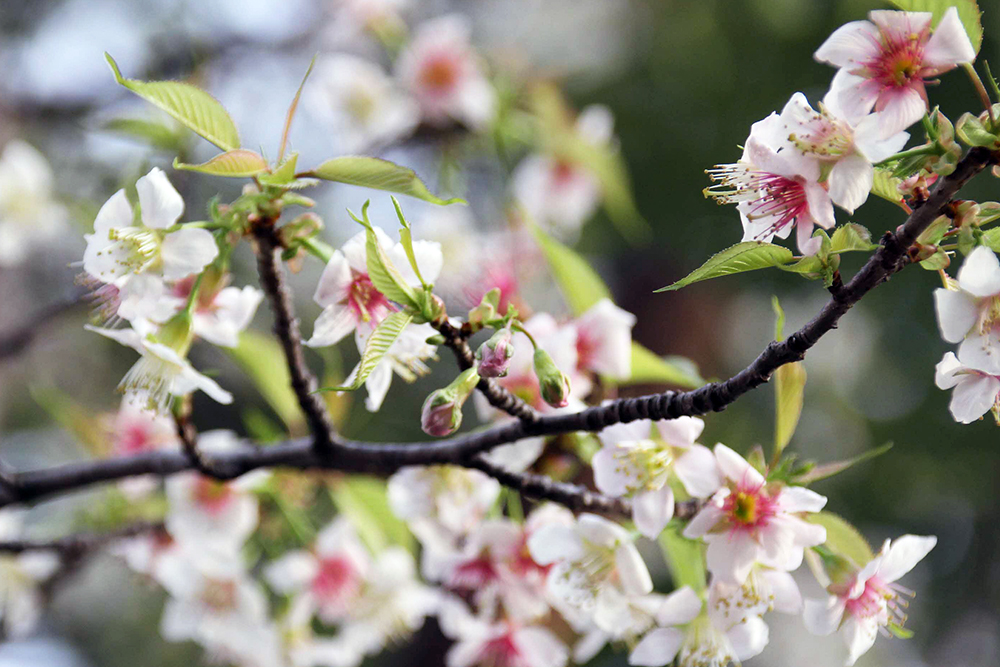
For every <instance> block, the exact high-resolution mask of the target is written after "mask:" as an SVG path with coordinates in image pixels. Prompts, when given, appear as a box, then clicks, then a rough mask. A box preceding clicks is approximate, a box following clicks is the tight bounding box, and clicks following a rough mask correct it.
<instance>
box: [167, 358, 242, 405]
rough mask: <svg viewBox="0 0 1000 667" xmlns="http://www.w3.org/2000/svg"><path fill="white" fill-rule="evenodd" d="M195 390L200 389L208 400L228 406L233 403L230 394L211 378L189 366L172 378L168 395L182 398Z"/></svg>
mask: <svg viewBox="0 0 1000 667" xmlns="http://www.w3.org/2000/svg"><path fill="white" fill-rule="evenodd" d="M196 389H201V390H202V391H203V392H205V393H206V394H208V395H209V397H210V398H212V399H213V400H215V401H218V402H219V403H222V404H223V405H229V404H230V403H232V402H233V395H232V394H230V393H229V392H228V391H226V390H225V389H223V388H222V387H220V386H219V383H218V382H216V381H215V380H213V379H212V378H210V377H208V376H207V375H202V374H201V373H199V372H198V371H196V370H195V369H194V367H192V366H191V365H190V364H188V365H187V366H186V367H185V368H184V369H183V370H182V371H181V372H180V374H178V375H177V376H175V377H174V383H173V385H172V386H171V388H170V393H171V394H173V395H174V396H183V395H185V394H188V393H190V392H192V391H194V390H196Z"/></svg>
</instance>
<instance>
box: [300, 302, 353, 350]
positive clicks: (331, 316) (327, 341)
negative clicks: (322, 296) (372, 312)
mask: <svg viewBox="0 0 1000 667" xmlns="http://www.w3.org/2000/svg"><path fill="white" fill-rule="evenodd" d="M357 323H358V321H357V318H355V316H354V311H352V310H351V308H350V307H349V306H346V305H343V304H339V303H335V304H332V305H330V306H327V307H326V308H325V309H323V312H322V313H320V314H319V317H317V318H316V322H315V323H314V324H313V335H312V337H311V338H310V339H309V340H307V341H306V342H305V344H306V345H308V346H309V347H327V346H329V345H335V344H336V343H339V342H340V341H342V340H343V339H344V337H345V336H347V335H348V334H349V333H351V332H352V331H354V327H355V326H356V325H357Z"/></svg>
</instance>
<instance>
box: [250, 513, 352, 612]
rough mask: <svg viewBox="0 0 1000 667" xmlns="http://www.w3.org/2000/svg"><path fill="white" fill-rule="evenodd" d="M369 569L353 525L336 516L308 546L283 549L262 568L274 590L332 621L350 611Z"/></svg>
mask: <svg viewBox="0 0 1000 667" xmlns="http://www.w3.org/2000/svg"><path fill="white" fill-rule="evenodd" d="M370 569H371V557H370V556H369V554H368V551H367V549H365V547H364V545H362V544H361V542H360V541H359V540H358V536H357V534H356V532H355V530H354V526H352V525H351V523H350V522H349V521H348V520H347V519H344V518H337V519H335V520H334V521H333V522H332V523H330V524H329V525H328V526H326V527H325V528H324V529H323V530H321V531H320V533H319V534H318V535H317V536H316V543H315V544H314V545H313V548H312V550H310V551H306V550H302V549H296V550H292V551H289V552H287V553H285V554H284V555H283V556H282V557H281V558H279V559H278V560H276V561H274V562H273V563H271V564H270V565H268V566H267V568H266V569H265V570H264V577H265V579H266V580H267V582H268V583H269V584H270V585H271V588H273V589H274V590H275V591H276V592H278V593H281V594H283V595H290V594H294V595H296V597H297V599H296V601H295V602H294V603H293V605H294V606H295V607H296V608H297V609H299V608H304V609H303V610H302V611H301V613H303V614H307V615H308V616H312V614H313V613H314V612H315V613H317V615H318V616H319V618H320V620H322V621H323V622H324V623H327V624H329V625H333V624H336V623H338V622H339V621H341V620H342V619H343V618H345V617H347V616H348V615H349V614H350V613H351V607H352V605H353V604H354V603H355V602H356V601H357V599H358V597H359V596H360V595H361V591H362V587H363V586H364V582H365V579H366V577H367V576H368V574H369V571H370Z"/></svg>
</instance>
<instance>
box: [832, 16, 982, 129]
mask: <svg viewBox="0 0 1000 667" xmlns="http://www.w3.org/2000/svg"><path fill="white" fill-rule="evenodd" d="M868 18H869V19H871V20H870V21H852V22H850V23H848V24H846V25H843V26H841V27H840V28H838V29H837V30H835V31H834V32H833V34H832V35H830V37H828V38H827V40H826V41H825V42H823V44H822V46H820V47H819V49H817V50H816V53H815V58H816V60H818V61H820V62H825V63H829V64H831V65H833V66H834V67H838V68H840V69H839V70H838V71H837V74H836V76H835V77H834V79H833V83H832V84H831V86H830V94H831V95H832V96H835V97H836V99H837V102H838V104H839V105H840V106H841V108H842V109H844V111H845V113H846V114H847V116H848V118H850V119H852V120H853V121H855V122H856V121H857V120H860V119H861V118H862V117H863V116H865V115H867V114H868V113H869V112H870V111H871V110H872V108H873V107H874V108H875V110H876V111H879V112H880V114H879V122H878V124H879V129H880V130H881V135H882V137H883V138H886V137H889V136H891V135H893V134H895V133H896V132H899V131H900V130H905V129H906V128H907V127H909V126H910V125H912V124H913V123H915V122H917V121H918V120H920V118H921V116H923V115H924V113H925V112H926V111H927V91H926V89H925V84H926V83H927V80H928V79H932V78H934V77H936V76H937V75H939V74H941V73H943V72H947V71H948V70H950V69H953V68H955V67H956V66H957V65H960V64H962V63H968V62H972V60H974V59H975V57H976V51H975V49H973V48H972V43H971V42H970V41H969V36H968V34H967V33H966V32H965V28H963V27H962V22H961V20H960V19H959V18H958V11H957V10H956V9H955V8H954V7H949V8H948V9H947V10H946V11H945V13H944V16H942V18H941V22H940V23H938V25H937V28H935V29H934V31H933V34H932V32H931V18H932V14H931V13H930V12H900V11H889V10H877V11H872V12H869V14H868Z"/></svg>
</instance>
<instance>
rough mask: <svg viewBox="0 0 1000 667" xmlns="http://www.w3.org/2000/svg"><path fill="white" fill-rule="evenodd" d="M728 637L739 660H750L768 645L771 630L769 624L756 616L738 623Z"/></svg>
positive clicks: (728, 633) (727, 634)
mask: <svg viewBox="0 0 1000 667" xmlns="http://www.w3.org/2000/svg"><path fill="white" fill-rule="evenodd" d="M726 637H727V638H728V639H729V642H730V643H731V644H732V646H733V651H734V652H735V653H736V659H737V660H749V659H750V658H752V657H754V656H756V655H760V652H761V651H763V650H764V647H765V646H767V642H768V639H769V631H768V628H767V624H766V623H765V622H764V621H763V619H761V618H760V616H754V617H752V618H748V619H747V620H745V621H744V622H742V623H738V624H737V625H736V626H735V627H733V628H732V629H731V630H730V631H729V632H727V633H726Z"/></svg>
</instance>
